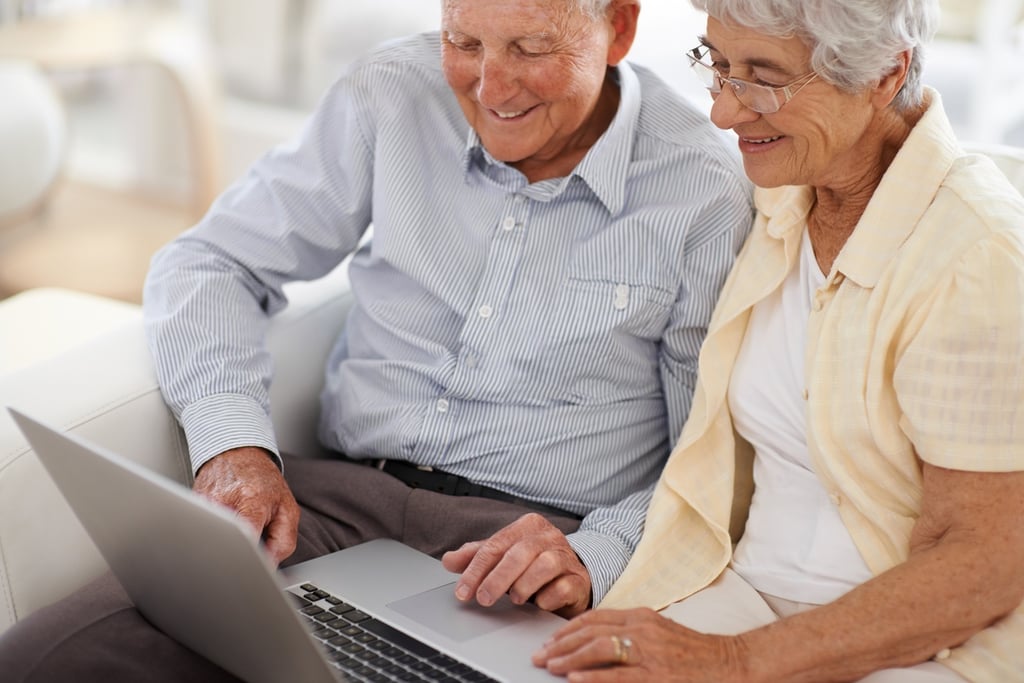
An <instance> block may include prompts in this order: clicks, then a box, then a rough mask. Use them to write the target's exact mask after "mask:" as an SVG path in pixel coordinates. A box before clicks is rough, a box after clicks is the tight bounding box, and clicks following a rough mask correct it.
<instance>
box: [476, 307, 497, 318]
mask: <svg viewBox="0 0 1024 683" xmlns="http://www.w3.org/2000/svg"><path fill="white" fill-rule="evenodd" d="M477 313H479V314H480V317H481V318H490V317H491V314H492V313H494V310H493V309H492V308H491V307H490V306H488V305H487V304H484V305H483V306H481V307H480V308H478V309H477Z"/></svg>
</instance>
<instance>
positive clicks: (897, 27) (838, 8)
mask: <svg viewBox="0 0 1024 683" xmlns="http://www.w3.org/2000/svg"><path fill="white" fill-rule="evenodd" d="M690 2H691V3H692V4H693V6H694V7H695V8H696V9H698V10H701V11H703V12H707V14H708V15H709V16H711V17H714V18H715V19H717V20H719V21H725V22H728V23H734V24H738V25H740V26H743V27H746V28H749V29H752V30H754V31H757V32H759V33H764V34H766V35H772V36H779V37H788V36H794V37H797V38H800V39H801V40H803V41H805V42H806V43H807V44H808V45H810V47H811V68H812V69H814V71H815V73H817V74H818V75H819V76H820V77H821V78H822V79H824V80H825V81H828V82H829V83H832V84H833V85H835V86H837V87H839V88H841V89H843V90H845V91H848V92H857V91H859V90H863V89H864V88H868V87H870V86H871V85H872V84H874V83H876V82H878V80H879V79H881V78H882V77H883V76H885V75H886V74H889V73H891V72H892V70H893V69H894V68H896V65H897V63H898V58H899V55H900V53H901V52H903V51H904V50H908V49H909V50H912V51H913V53H912V57H911V61H910V68H909V70H908V73H907V80H906V82H905V83H904V84H903V88H902V89H901V90H900V92H899V94H898V95H897V96H896V99H895V100H894V101H893V106H894V107H895V108H896V109H900V110H904V109H909V108H912V107H916V106H918V105H919V104H920V103H921V98H922V86H921V69H922V66H923V46H924V44H925V43H927V42H928V41H930V40H931V39H932V36H933V35H934V34H935V29H936V26H937V24H938V20H939V5H938V0H690Z"/></svg>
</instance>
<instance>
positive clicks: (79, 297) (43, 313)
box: [0, 287, 142, 377]
mask: <svg viewBox="0 0 1024 683" xmlns="http://www.w3.org/2000/svg"><path fill="white" fill-rule="evenodd" d="M141 318H142V309H141V308H140V307H139V306H136V305H133V304H129V303H126V302H124V301H118V300H116V299H109V298H106V297H101V296H96V295H94V294H86V293H84V292H76V291H74V290H71V289H59V288H53V287H41V288H39V289H30V290H28V291H25V292H21V293H20V294H16V295H14V296H12V297H10V298H8V299H4V300H3V301H0V325H3V329H4V333H3V334H0V377H2V376H3V375H6V374H8V373H11V372H14V371H15V370H21V369H23V368H26V367H29V366H31V365H33V364H35V363H39V362H42V361H45V360H48V359H50V358H53V357H54V356H57V355H59V354H61V353H63V352H65V351H68V350H70V349H73V348H75V347H77V346H80V345H82V344H84V343H85V342H87V341H90V340H92V339H93V338H95V337H97V336H99V335H101V334H103V333H105V332H108V331H110V330H113V329H115V328H117V327H120V326H121V325H123V324H125V323H128V322H137V321H138V320H141Z"/></svg>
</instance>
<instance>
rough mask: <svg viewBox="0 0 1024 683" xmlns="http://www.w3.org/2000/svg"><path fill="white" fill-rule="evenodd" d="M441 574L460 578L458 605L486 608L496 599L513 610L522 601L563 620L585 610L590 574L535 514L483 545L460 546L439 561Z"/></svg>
mask: <svg viewBox="0 0 1024 683" xmlns="http://www.w3.org/2000/svg"><path fill="white" fill-rule="evenodd" d="M441 561H442V563H443V564H444V566H445V569H447V570H448V571H452V572H460V573H461V574H462V577H461V578H460V579H459V582H458V583H457V584H456V586H455V596H456V597H457V598H458V599H459V600H463V601H466V600H470V599H472V598H473V597H474V596H475V597H476V600H477V602H479V603H480V604H481V605H484V606H485V607H489V606H491V605H493V604H494V603H495V602H497V601H498V598H500V597H501V594H502V593H508V595H509V598H510V599H511V600H512V602H514V603H515V604H517V605H521V604H523V603H525V602H526V601H528V600H531V599H532V600H533V602H534V603H535V604H536V605H537V606H538V607H540V608H541V609H544V610H548V611H549V612H556V613H558V614H560V615H562V616H564V617H572V616H575V615H577V614H580V613H581V612H583V611H584V610H586V609H587V607H588V606H589V605H590V574H589V573H588V572H587V568H586V567H584V566H583V563H582V562H580V559H579V557H577V556H576V553H575V552H574V551H573V549H572V546H570V545H569V541H568V540H567V539H566V538H565V535H564V534H563V533H562V532H561V531H559V530H558V529H557V528H556V527H555V526H554V525H552V524H551V522H549V521H548V520H546V519H544V518H543V517H542V516H540V515H538V514H536V513H530V514H527V515H524V516H523V517H520V518H519V519H518V520H516V521H515V522H513V523H512V524H509V525H508V526H507V527H505V528H504V529H502V530H501V531H499V532H497V533H496V534H494V535H493V536H491V537H490V538H488V539H487V540H484V541H474V542H472V543H466V544H465V545H463V546H462V547H461V548H459V549H458V550H453V551H451V552H448V553H445V555H444V557H443V558H441Z"/></svg>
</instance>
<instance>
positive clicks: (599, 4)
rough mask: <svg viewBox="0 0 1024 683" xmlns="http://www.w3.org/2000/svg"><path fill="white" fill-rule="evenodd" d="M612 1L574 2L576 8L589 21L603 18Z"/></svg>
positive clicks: (591, 0) (580, 0) (582, 0)
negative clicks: (587, 17)
mask: <svg viewBox="0 0 1024 683" xmlns="http://www.w3.org/2000/svg"><path fill="white" fill-rule="evenodd" d="M611 4H612V0H576V6H577V7H579V9H580V11H581V12H583V13H584V14H586V15H587V16H589V17H590V18H591V19H597V18H599V17H603V16H604V13H605V10H607V9H608V6H609V5H611Z"/></svg>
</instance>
